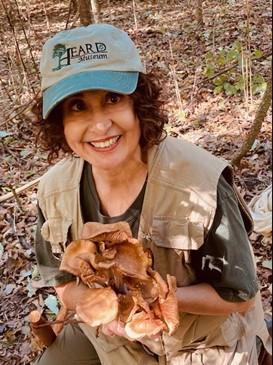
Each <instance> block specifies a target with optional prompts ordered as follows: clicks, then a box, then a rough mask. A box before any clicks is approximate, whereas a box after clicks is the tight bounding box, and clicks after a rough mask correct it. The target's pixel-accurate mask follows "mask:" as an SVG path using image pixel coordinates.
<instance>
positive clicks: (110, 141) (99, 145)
mask: <svg viewBox="0 0 273 365" xmlns="http://www.w3.org/2000/svg"><path fill="white" fill-rule="evenodd" d="M118 138H119V136H117V137H114V138H111V139H108V140H107V141H103V142H92V143H91V142H90V143H91V145H92V146H94V147H96V148H106V147H110V146H112V145H113V144H115V143H116V142H117V140H118Z"/></svg>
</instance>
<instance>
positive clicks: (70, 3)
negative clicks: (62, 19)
mask: <svg viewBox="0 0 273 365" xmlns="http://www.w3.org/2000/svg"><path fill="white" fill-rule="evenodd" d="M72 3H73V0H70V1H69V8H68V14H67V19H66V23H65V28H64V29H67V27H68V24H69V21H70V17H71V12H72Z"/></svg>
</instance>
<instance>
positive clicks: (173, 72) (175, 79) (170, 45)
mask: <svg viewBox="0 0 273 365" xmlns="http://www.w3.org/2000/svg"><path fill="white" fill-rule="evenodd" d="M169 48H170V54H171V60H172V63H171V64H170V69H171V73H172V76H173V80H174V86H175V94H176V98H177V103H178V107H179V111H180V112H182V110H183V105H182V101H181V95H180V89H179V85H178V81H177V76H176V71H175V66H174V56H173V50H172V44H171V40H170V39H169Z"/></svg>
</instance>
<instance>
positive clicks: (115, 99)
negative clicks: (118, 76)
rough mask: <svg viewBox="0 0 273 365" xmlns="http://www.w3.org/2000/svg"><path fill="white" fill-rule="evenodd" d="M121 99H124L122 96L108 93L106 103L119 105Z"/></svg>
mask: <svg viewBox="0 0 273 365" xmlns="http://www.w3.org/2000/svg"><path fill="white" fill-rule="evenodd" d="M121 98H122V95H121V94H117V93H108V94H106V97H105V102H106V103H108V104H117V103H119V102H120V100H121Z"/></svg>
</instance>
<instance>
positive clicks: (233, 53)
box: [226, 48, 239, 61]
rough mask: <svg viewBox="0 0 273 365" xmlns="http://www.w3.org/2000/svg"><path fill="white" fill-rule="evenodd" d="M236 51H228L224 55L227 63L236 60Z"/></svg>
mask: <svg viewBox="0 0 273 365" xmlns="http://www.w3.org/2000/svg"><path fill="white" fill-rule="evenodd" d="M238 53H239V52H238V50H237V49H233V48H232V49H230V50H229V51H228V52H227V55H226V58H227V61H232V60H236V59H237V58H238Z"/></svg>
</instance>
